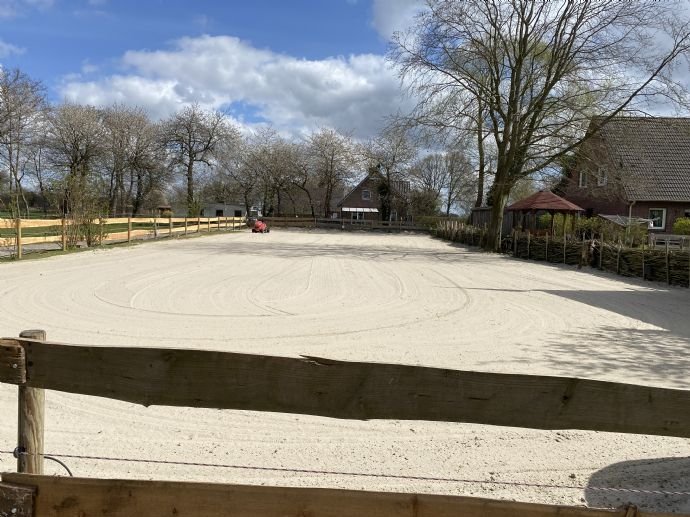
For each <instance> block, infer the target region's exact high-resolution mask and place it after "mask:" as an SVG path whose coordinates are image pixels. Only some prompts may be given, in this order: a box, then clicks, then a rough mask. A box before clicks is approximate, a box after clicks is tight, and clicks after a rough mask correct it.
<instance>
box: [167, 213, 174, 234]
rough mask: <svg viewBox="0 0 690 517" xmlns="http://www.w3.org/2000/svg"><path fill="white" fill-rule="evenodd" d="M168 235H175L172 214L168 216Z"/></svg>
mask: <svg viewBox="0 0 690 517" xmlns="http://www.w3.org/2000/svg"><path fill="white" fill-rule="evenodd" d="M168 235H169V236H170V237H172V236H173V222H172V216H170V217H168Z"/></svg>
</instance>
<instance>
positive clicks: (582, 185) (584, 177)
mask: <svg viewBox="0 0 690 517" xmlns="http://www.w3.org/2000/svg"><path fill="white" fill-rule="evenodd" d="M577 185H578V187H580V188H585V187H586V186H587V173H586V172H581V173H580V177H579V179H578V183H577Z"/></svg>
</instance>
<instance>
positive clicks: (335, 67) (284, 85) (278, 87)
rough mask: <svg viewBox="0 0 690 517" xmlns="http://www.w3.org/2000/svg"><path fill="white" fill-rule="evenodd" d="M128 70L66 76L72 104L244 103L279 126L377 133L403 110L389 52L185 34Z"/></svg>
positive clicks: (129, 62) (141, 56) (135, 57)
mask: <svg viewBox="0 0 690 517" xmlns="http://www.w3.org/2000/svg"><path fill="white" fill-rule="evenodd" d="M122 64H123V66H124V67H125V68H124V69H125V71H126V73H121V74H118V75H113V76H110V77H105V78H103V79H100V80H98V81H83V80H74V79H71V80H69V79H67V80H65V82H64V84H63V87H62V94H63V96H64V97H65V98H67V99H69V100H71V101H78V102H83V103H90V104H95V105H107V104H111V103H113V102H123V103H128V104H138V105H141V106H143V107H145V108H147V109H149V110H150V111H151V113H152V114H153V115H154V116H158V117H163V116H166V115H168V114H169V113H171V112H173V111H175V110H177V109H179V108H180V107H181V106H184V105H187V104H190V103H192V102H198V103H199V104H201V105H202V106H204V107H207V108H220V107H223V106H228V105H231V104H232V103H243V104H245V105H249V106H251V107H253V108H255V109H256V111H257V113H258V115H260V116H261V117H262V118H264V119H266V120H268V121H269V122H271V123H272V124H274V125H275V126H276V127H277V128H278V129H279V130H290V131H301V130H304V129H306V128H312V127H316V126H319V125H327V126H330V127H335V128H339V129H343V130H350V129H351V130H354V131H355V133H356V134H357V135H359V136H369V135H371V134H373V133H375V132H376V131H377V130H378V129H379V128H380V127H381V125H382V124H383V119H384V117H385V116H387V115H390V114H392V113H395V112H396V111H398V109H400V107H401V103H402V102H403V101H401V98H400V93H399V87H398V79H397V77H396V76H395V73H394V72H393V71H392V70H390V69H389V68H388V67H387V64H386V62H385V59H384V58H383V56H379V55H371V54H364V55H355V56H349V57H333V58H329V59H323V60H306V59H297V58H294V57H291V56H287V55H284V54H277V53H275V52H272V51H270V50H263V49H257V48H255V47H252V46H251V45H249V44H247V43H246V42H243V41H241V40H239V39H237V38H233V37H228V36H201V37H198V38H183V39H181V40H179V41H178V42H177V43H176V46H175V48H173V49H172V50H158V51H129V52H127V53H126V54H125V55H124V56H123V57H122Z"/></svg>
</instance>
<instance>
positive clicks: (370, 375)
mask: <svg viewBox="0 0 690 517" xmlns="http://www.w3.org/2000/svg"><path fill="white" fill-rule="evenodd" d="M22 336H24V337H21V338H19V339H13V338H12V339H2V340H0V382H5V383H10V384H16V385H18V386H19V390H20V397H19V406H20V408H19V409H20V411H19V415H20V419H19V433H18V435H19V444H18V446H19V450H20V451H23V454H20V462H19V463H18V469H19V471H20V473H19V474H3V475H2V483H0V516H2V517H5V516H13V517H21V516H27V517H29V516H34V515H35V516H41V515H49V516H53V515H54V516H61V517H63V516H75V517H77V516H92V515H108V516H111V517H113V516H114V517H125V516H140V515H146V516H153V517H156V516H164V515H165V516H169V515H180V516H185V515H189V516H192V515H193V516H195V517H217V516H221V515H233V516H247V517H248V516H255V517H269V516H270V517H274V516H275V517H278V516H306V515H309V516H311V517H322V516H323V517H325V516H328V517H330V516H333V517H335V516H345V517H349V516H352V517H355V516H358V517H359V516H372V517H398V516H401V517H402V516H405V517H408V516H409V517H413V516H416V517H420V516H428V517H431V516H435V517H443V516H449V517H450V516H451V515H452V516H455V515H463V516H469V517H479V516H484V517H508V516H513V517H523V516H524V517H527V516H530V517H532V516H539V517H546V516H554V517H555V516H570V517H612V516H620V517H625V516H627V517H630V516H634V515H638V516H645V517H661V516H662V514H659V513H651V512H638V511H637V510H636V509H635V508H633V507H629V508H624V509H620V510H596V509H588V508H579V507H559V506H551V505H539V504H527V503H516V502H511V501H493V500H488V499H476V498H467V497H454V496H439V495H416V494H395V493H376V492H364V491H348V490H331V489H311V488H281V487H259V486H251V487H250V486H238V485H220V484H218V485H214V484H202V483H174V482H161V481H131V480H103V479H78V478H59V477H52V476H43V475H42V454H43V438H42V437H43V402H42V401H43V390H44V389H53V390H59V391H65V392H69V393H79V394H87V395H96V396H102V397H108V398H113V399H117V400H126V401H130V402H135V403H139V404H143V405H146V406H149V405H169V406H191V407H207V408H223V409H243V410H251V411H272V412H282V413H294V414H308V415H320V416H327V417H332V418H347V419H403V420H406V419H410V420H429V421H443V422H475V423H482V424H491V425H507V426H515V427H528V428H537V429H570V428H574V429H584V430H597V431H611V432H622V433H641V434H651V435H661V436H677V437H684V438H688V437H690V412H688V411H687V408H688V407H689V406H690V391H688V390H677V389H667V388H656V387H650V386H638V385H633V384H623V383H613V382H603V381H594V380H587V379H577V378H566V377H551V376H536V375H535V376H531V375H513V374H496V373H484V372H473V371H456V370H446V369H439V368H427V367H421V366H406V365H399V364H380V363H363V362H345V361H334V360H330V359H323V358H316V357H303V358H289V357H271V356H261V355H250V354H238V353H228V352H214V351H200V350H179V349H158V348H133V347H94V346H75V345H64V344H57V343H48V342H45V340H44V337H45V333H43V332H42V331H27V332H25V333H22ZM30 338H33V339H30ZM612 408H615V410H612ZM593 439H595V437H593ZM22 457H28V458H31V459H32V461H23V460H22ZM3 512H4V513H3Z"/></svg>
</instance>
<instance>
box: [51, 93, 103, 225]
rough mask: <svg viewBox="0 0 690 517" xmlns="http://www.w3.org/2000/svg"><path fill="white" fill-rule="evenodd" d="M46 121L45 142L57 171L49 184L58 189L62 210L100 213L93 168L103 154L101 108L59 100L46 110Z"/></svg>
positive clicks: (89, 213) (97, 186)
mask: <svg viewBox="0 0 690 517" xmlns="http://www.w3.org/2000/svg"><path fill="white" fill-rule="evenodd" d="M48 121H49V124H48V131H47V134H46V138H45V146H46V150H47V151H48V152H49V155H50V162H51V164H52V166H53V167H54V168H55V169H56V171H59V174H58V175H56V177H55V183H56V184H55V185H54V186H53V188H54V189H58V190H59V192H61V193H62V202H61V205H62V207H61V208H62V210H63V213H65V214H67V213H75V214H78V215H79V216H80V217H81V216H82V215H87V214H88V215H91V214H92V213H94V212H98V214H97V215H101V214H100V212H101V211H102V210H101V208H102V207H101V206H99V205H100V199H99V196H98V194H97V192H98V190H99V185H97V178H96V176H95V174H94V172H95V170H96V168H97V165H98V161H99V160H100V159H101V158H102V157H103V149H104V148H103V142H104V140H105V127H104V124H103V112H102V111H101V110H99V109H97V108H95V107H93V106H81V105H78V104H62V105H60V106H58V107H57V108H55V109H53V110H52V111H51V112H50V114H49V117H48Z"/></svg>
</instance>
